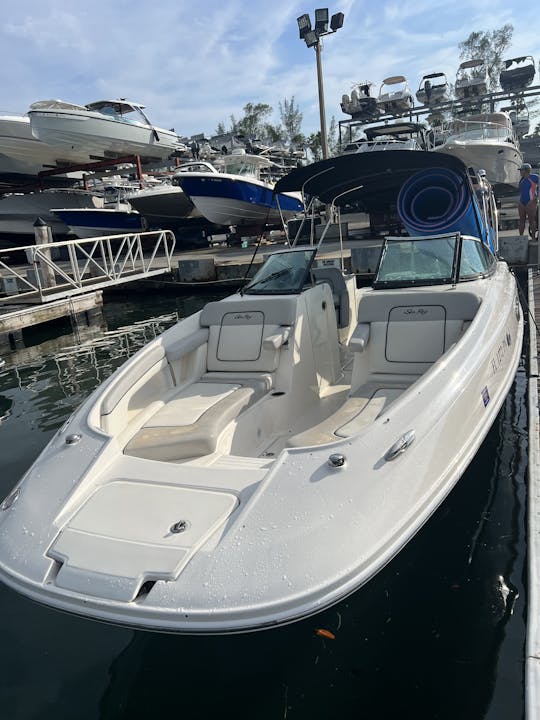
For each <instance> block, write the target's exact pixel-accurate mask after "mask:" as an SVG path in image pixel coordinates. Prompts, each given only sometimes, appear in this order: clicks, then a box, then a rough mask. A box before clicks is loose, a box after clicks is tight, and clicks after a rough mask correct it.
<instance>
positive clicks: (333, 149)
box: [328, 115, 339, 157]
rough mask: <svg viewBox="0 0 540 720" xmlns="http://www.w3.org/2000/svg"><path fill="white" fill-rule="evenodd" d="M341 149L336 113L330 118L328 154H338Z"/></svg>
mask: <svg viewBox="0 0 540 720" xmlns="http://www.w3.org/2000/svg"><path fill="white" fill-rule="evenodd" d="M338 151H339V142H338V132H337V122H336V118H335V116H334V115H332V117H331V119H330V126H329V128H328V154H329V155H330V157H332V156H333V155H337V153H338Z"/></svg>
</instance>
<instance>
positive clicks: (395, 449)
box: [384, 430, 416, 462]
mask: <svg viewBox="0 0 540 720" xmlns="http://www.w3.org/2000/svg"><path fill="white" fill-rule="evenodd" d="M415 438H416V433H415V431H414V430H408V431H407V432H406V433H403V435H402V436H401V437H400V438H399V440H396V442H395V443H394V444H393V445H392V447H391V448H390V449H389V450H387V451H386V453H385V454H384V459H385V460H386V461H387V462H388V461H390V460H395V459H396V458H397V457H398V456H399V455H401V454H402V453H404V452H405V450H407V448H409V447H410V446H411V445H412V444H413V442H414V440H415Z"/></svg>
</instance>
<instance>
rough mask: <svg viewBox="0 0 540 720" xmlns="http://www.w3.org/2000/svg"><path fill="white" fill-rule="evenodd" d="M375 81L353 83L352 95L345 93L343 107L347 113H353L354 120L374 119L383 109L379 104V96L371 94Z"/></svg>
mask: <svg viewBox="0 0 540 720" xmlns="http://www.w3.org/2000/svg"><path fill="white" fill-rule="evenodd" d="M372 85H373V83H371V82H369V81H367V82H359V83H356V84H355V85H353V88H352V90H351V95H350V97H349V95H343V96H342V98H341V109H342V111H343V112H344V113H346V114H347V115H352V117H353V119H354V120H373V119H374V118H376V117H377V116H378V115H379V114H380V112H381V110H380V107H379V105H378V104H377V98H376V97H373V95H372V94H371V88H372Z"/></svg>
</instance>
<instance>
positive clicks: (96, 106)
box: [28, 99, 187, 159]
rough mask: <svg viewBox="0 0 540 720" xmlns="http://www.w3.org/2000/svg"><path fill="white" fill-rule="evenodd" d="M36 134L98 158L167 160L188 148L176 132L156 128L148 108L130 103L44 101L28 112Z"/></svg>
mask: <svg viewBox="0 0 540 720" xmlns="http://www.w3.org/2000/svg"><path fill="white" fill-rule="evenodd" d="M28 115H29V117H30V125H31V128H32V133H33V135H34V136H35V137H36V138H38V139H39V140H42V141H43V142H46V143H48V144H50V145H57V146H65V145H69V146H70V147H72V148H74V149H83V150H84V151H85V152H87V153H89V155H90V156H91V157H93V158H94V159H102V158H115V157H121V156H125V155H139V156H140V157H141V158H143V159H165V158H167V157H169V156H170V155H172V154H173V153H174V152H175V151H180V150H182V151H185V150H186V149H187V148H186V146H185V145H184V144H183V143H182V142H181V140H180V138H179V136H178V135H177V134H176V133H175V132H174V131H173V130H164V129H163V128H158V127H155V126H154V125H152V123H151V122H150V121H149V120H148V118H147V116H146V113H145V112H144V105H139V104H137V103H132V102H128V101H127V100H124V99H121V100H99V101H97V102H93V103H89V104H88V105H75V104H73V103H68V102H64V101H63V100H40V101H39V102H35V103H33V104H32V105H31V106H30V109H29V110H28Z"/></svg>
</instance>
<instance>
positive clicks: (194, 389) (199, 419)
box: [125, 382, 261, 461]
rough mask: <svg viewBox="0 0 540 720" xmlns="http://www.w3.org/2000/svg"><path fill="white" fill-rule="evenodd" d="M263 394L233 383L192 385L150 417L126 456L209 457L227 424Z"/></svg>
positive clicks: (130, 445) (174, 458)
mask: <svg viewBox="0 0 540 720" xmlns="http://www.w3.org/2000/svg"><path fill="white" fill-rule="evenodd" d="M260 392H261V391H259V393H258V392H257V390H256V389H255V388H254V387H248V386H242V385H240V384H237V383H234V382H229V383H225V382H222V383H221V382H197V383H193V384H192V385H190V386H188V387H187V388H185V389H184V390H182V391H181V392H180V393H178V395H176V396H175V397H174V398H172V399H171V400H170V401H169V402H167V403H166V404H165V405H164V406H163V407H162V408H161V409H160V410H159V411H158V412H157V413H155V415H153V416H152V417H151V418H150V420H149V421H148V422H147V423H146V424H145V425H144V426H143V427H142V428H141V429H140V430H139V432H138V433H137V434H136V435H135V437H134V438H133V439H132V440H131V441H130V442H129V443H128V445H127V446H126V448H125V453H126V454H127V455H134V456H136V457H142V458H149V459H153V460H164V461H175V460H184V459H186V458H190V457H199V456H201V455H208V454H210V453H212V452H214V450H215V449H216V445H217V440H218V438H219V435H220V434H221V432H222V431H223V430H224V429H225V427H226V426H227V425H228V423H229V422H230V421H231V420H234V418H235V417H236V416H237V415H239V413H240V412H241V411H242V410H244V409H245V408H247V407H248V406H249V405H250V404H252V403H253V402H254V401H255V400H256V399H257V398H258V396H259V395H260Z"/></svg>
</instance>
